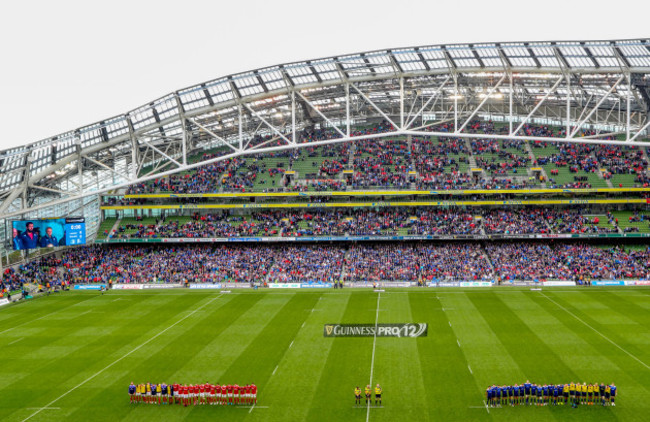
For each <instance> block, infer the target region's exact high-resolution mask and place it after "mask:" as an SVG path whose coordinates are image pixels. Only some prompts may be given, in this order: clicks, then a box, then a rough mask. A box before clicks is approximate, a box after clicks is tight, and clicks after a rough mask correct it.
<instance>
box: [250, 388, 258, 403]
mask: <svg viewBox="0 0 650 422" xmlns="http://www.w3.org/2000/svg"><path fill="white" fill-rule="evenodd" d="M251 395H252V396H253V397H252V398H253V403H257V386H256V385H255V384H251Z"/></svg>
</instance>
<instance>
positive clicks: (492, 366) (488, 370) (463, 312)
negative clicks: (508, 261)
mask: <svg viewBox="0 0 650 422" xmlns="http://www.w3.org/2000/svg"><path fill="white" fill-rule="evenodd" d="M480 292H481V293H480V294H481V295H488V297H489V296H491V295H490V294H489V292H485V291H480ZM439 296H440V302H441V304H442V306H443V307H444V308H445V309H447V310H448V311H447V312H446V314H447V317H448V318H449V321H450V322H451V325H452V330H453V331H454V333H455V334H456V337H457V338H458V340H459V343H460V348H461V349H462V352H463V354H464V355H465V359H466V360H467V363H468V364H469V365H470V367H471V368H472V374H471V375H472V376H473V377H474V386H473V387H474V394H469V395H467V396H465V404H464V405H465V406H467V407H469V406H481V405H483V400H484V399H485V389H486V388H487V387H488V386H489V385H492V384H505V383H506V382H510V381H511V380H513V381H518V380H521V379H523V380H525V377H526V374H525V372H524V371H523V370H522V369H521V368H520V367H519V365H518V363H517V360H516V359H515V357H514V356H512V355H511V354H510V352H509V351H508V348H507V347H505V345H504V344H503V343H502V342H501V339H500V338H499V336H497V334H496V333H495V332H494V330H493V327H492V326H491V325H490V321H488V320H486V319H485V318H484V317H483V315H482V314H481V313H480V312H479V310H478V309H477V308H476V306H474V303H473V302H472V301H471V300H470V298H469V297H468V293H466V292H464V293H463V294H446V295H445V294H444V293H441V294H439ZM465 370H467V371H468V372H469V369H467V368H465ZM468 391H469V390H468ZM443 397H444V395H443ZM473 410H475V413H473V414H472V418H471V419H470V420H490V419H491V418H493V419H497V420H498V419H499V417H500V416H499V413H498V412H494V411H492V412H491V413H490V414H488V413H487V411H486V410H484V409H481V411H480V412H479V411H478V408H476V409H473ZM454 412H455V410H454ZM504 416H505V414H504ZM452 419H456V416H455V413H452ZM458 419H459V420H461V419H460V418H458ZM522 420H526V418H523V419H522Z"/></svg>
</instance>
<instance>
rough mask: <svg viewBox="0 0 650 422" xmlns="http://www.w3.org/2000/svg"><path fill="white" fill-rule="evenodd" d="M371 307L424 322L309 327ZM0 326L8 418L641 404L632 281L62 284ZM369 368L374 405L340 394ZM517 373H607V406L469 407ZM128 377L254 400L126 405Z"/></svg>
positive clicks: (367, 319)
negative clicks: (449, 286) (529, 286)
mask: <svg viewBox="0 0 650 422" xmlns="http://www.w3.org/2000/svg"><path fill="white" fill-rule="evenodd" d="M377 310H378V311H377ZM376 318H377V320H378V322H379V323H388V322H426V323H428V324H429V335H428V337H426V338H419V339H411V338H377V339H376V342H373V338H336V339H332V338H324V337H323V325H324V324H325V323H338V322H344V323H374V322H375V320H376ZM0 327H2V328H0V350H1V353H2V360H1V365H2V369H1V371H0V420H2V421H8V422H11V421H24V420H31V421H93V422H99V421H111V422H113V421H122V420H137V421H159V420H165V421H180V420H215V419H218V420H228V421H239V420H250V421H257V420H260V421H301V420H305V421H366V420H370V421H408V420H412V421H427V420H430V421H434V420H443V421H454V420H456V421H469V420H500V421H508V422H511V421H553V420H563V421H564V420H573V421H590V420H593V421H596V420H598V421H609V420H621V421H634V420H638V421H641V420H647V418H648V416H647V415H648V414H649V413H648V412H650V402H649V400H648V398H649V397H650V366H649V365H650V347H649V343H650V291H648V290H646V289H640V288H625V289H623V288H621V289H606V288H591V289H578V288H567V289H560V288H557V289H544V290H543V291H542V292H537V291H530V290H524V289H521V290H517V289H514V288H493V289H475V290H469V289H468V290H443V289H428V290H423V289H419V290H410V291H408V292H407V291H404V290H401V291H400V290H395V291H393V290H388V291H386V292H385V293H381V296H380V297H379V296H378V294H377V293H374V292H369V291H363V292H361V291H352V290H347V289H344V290H343V291H334V290H327V291H264V292H241V293H240V292H235V291H233V293H231V294H224V295H221V294H220V293H219V292H217V291H214V292H206V291H191V290H180V291H160V292H157V291H141V292H122V291H113V292H109V293H106V294H104V295H103V296H102V295H100V294H99V293H96V292H80V293H76V292H70V293H63V294H57V295H52V296H50V297H44V298H38V299H35V300H32V301H30V302H24V303H20V304H16V305H9V306H5V307H3V308H0ZM373 343H374V348H373ZM373 349H374V350H373ZM373 352H374V360H373ZM371 362H374V364H371ZM371 365H372V368H371ZM371 372H372V383H373V384H376V383H380V384H381V385H382V387H383V389H384V403H383V407H382V408H370V409H369V410H368V409H367V408H365V407H361V408H355V406H354V396H353V389H354V387H355V386H356V385H359V386H360V387H362V388H363V387H364V386H365V385H366V384H367V383H368V382H369V381H370V374H371ZM526 379H529V380H530V381H532V382H537V383H560V382H571V381H575V382H578V381H580V382H583V381H584V382H605V383H611V382H615V383H616V385H617V386H618V392H619V394H618V399H617V406H616V407H615V408H612V407H608V408H602V407H599V406H593V407H580V408H578V409H571V408H570V407H567V406H565V407H516V408H510V407H506V408H500V409H486V408H485V407H484V406H483V399H484V391H485V387H486V386H487V385H488V384H492V383H499V384H510V383H513V384H514V383H519V382H523V381H525V380H526ZM131 381H134V382H136V383H137V382H147V381H152V382H161V381H165V382H167V383H172V382H181V383H183V382H186V383H202V382H208V381H210V382H223V383H228V382H230V383H238V384H245V383H249V382H254V383H256V384H257V385H258V387H259V401H258V405H257V406H256V407H255V408H253V409H250V408H234V407H229V408H224V407H215V406H197V407H188V408H183V407H180V406H177V405H175V406H152V405H144V404H141V405H131V404H129V401H128V397H127V385H128V384H129V382H131ZM488 410H489V413H488Z"/></svg>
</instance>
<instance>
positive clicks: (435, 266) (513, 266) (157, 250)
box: [2, 242, 650, 289]
mask: <svg viewBox="0 0 650 422" xmlns="http://www.w3.org/2000/svg"><path fill="white" fill-rule="evenodd" d="M648 277H650V249H648V248H646V249H641V250H625V249H623V248H622V247H596V246H591V245H586V244H581V243H554V244H548V243H532V242H517V243H488V244H486V245H481V244H479V243H477V242H472V243H446V244H433V243H410V242H404V243H388V244H327V245H325V244H304V245H286V244H282V245H214V244H203V245H201V244H195V245H175V246H169V245H165V246H162V245H158V246H155V247H138V246H133V245H126V246H116V247H99V246H82V247H77V248H71V249H67V250H65V251H63V252H62V253H61V254H60V255H59V257H55V256H54V255H50V256H48V257H44V258H39V259H36V260H34V261H31V262H29V263H27V264H23V265H20V266H19V267H17V268H9V269H6V270H5V272H4V274H3V280H2V283H3V286H5V287H8V288H10V289H11V288H20V287H21V286H22V285H23V284H24V283H39V284H46V283H49V284H51V285H52V286H56V285H60V284H61V283H64V282H65V283H72V284H74V283H108V282H109V281H110V282H112V283H185V282H245V283H251V282H257V283H260V284H263V283H273V282H334V281H338V280H343V281H344V282H350V281H369V282H372V281H380V280H389V281H390V280H398V281H412V282H439V281H446V280H455V281H459V280H460V281H471V280H493V281H495V282H502V283H507V282H509V281H516V280H524V281H534V280H537V281H543V280H572V281H580V282H585V281H587V280H597V279H623V278H642V279H647V278H648Z"/></svg>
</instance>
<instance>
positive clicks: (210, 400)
mask: <svg viewBox="0 0 650 422" xmlns="http://www.w3.org/2000/svg"><path fill="white" fill-rule="evenodd" d="M216 397H217V386H216V385H214V384H210V391H209V392H208V404H209V405H210V406H214V400H215V398H216Z"/></svg>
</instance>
